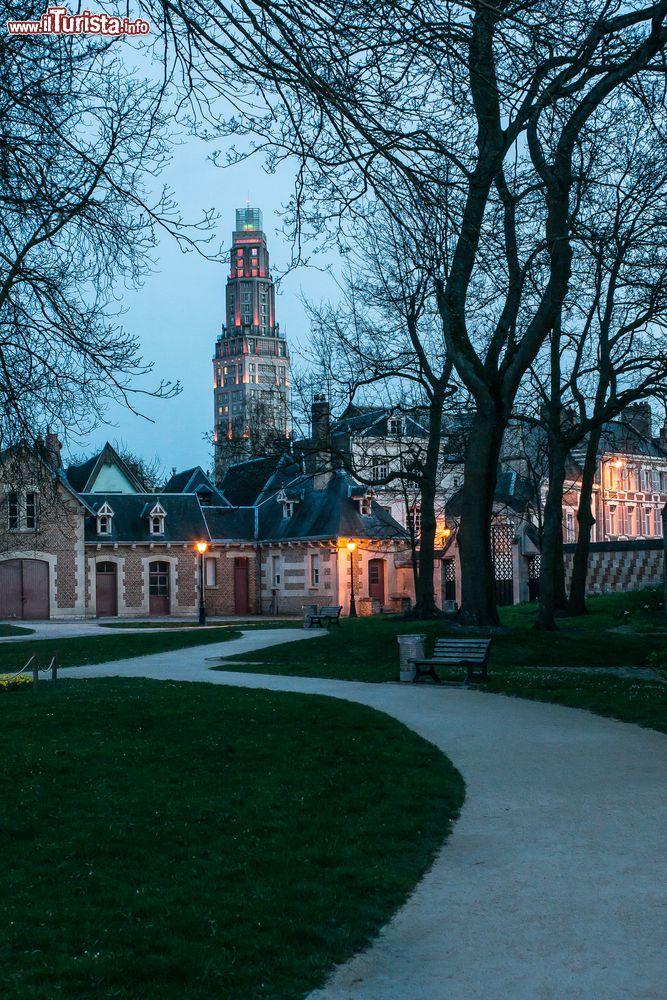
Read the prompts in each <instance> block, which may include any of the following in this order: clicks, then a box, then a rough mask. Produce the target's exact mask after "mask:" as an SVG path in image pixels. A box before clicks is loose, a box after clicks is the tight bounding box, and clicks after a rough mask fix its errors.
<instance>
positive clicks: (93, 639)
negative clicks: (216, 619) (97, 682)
mask: <svg viewBox="0 0 667 1000" xmlns="http://www.w3.org/2000/svg"><path fill="white" fill-rule="evenodd" d="M240 635H241V633H240V632H239V631H238V629H233V628H228V629H202V631H201V632H200V631H197V630H194V631H186V632H147V633H146V634H142V633H137V632H134V633H130V634H127V633H126V634H123V635H117V634H113V635H93V636H81V637H79V638H75V639H39V640H37V641H36V642H30V641H28V642H16V643H11V642H6V643H3V644H2V645H0V673H2V672H10V671H12V670H18V669H19V668H20V667H22V666H23V665H24V664H25V663H27V661H28V660H29V659H30V657H31V656H32V655H33V653H36V654H37V656H38V657H39V660H40V663H42V664H44V663H46V662H48V660H49V659H50V658H51V656H52V655H53V653H54V652H56V651H57V652H58V657H59V660H60V665H61V667H82V666H84V665H85V664H87V663H106V662H107V661H109V662H111V661H113V660H127V659H128V658H130V657H133V656H150V655H151V653H164V652H168V651H170V650H172V649H187V648H189V647H190V646H203V645H208V644H209V643H214V642H227V640H229V639H238V638H239V636H240Z"/></svg>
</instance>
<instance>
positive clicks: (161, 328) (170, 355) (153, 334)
mask: <svg viewBox="0 0 667 1000" xmlns="http://www.w3.org/2000/svg"><path fill="white" fill-rule="evenodd" d="M213 148H214V146H213V145H211V146H210V147H209V146H207V145H206V144H204V143H203V142H200V141H195V140H186V141H185V143H184V144H183V145H179V146H176V147H175V150H174V160H173V163H172V165H171V167H170V169H169V170H168V171H167V172H165V174H163V175H162V178H161V180H166V181H167V182H168V183H169V185H170V186H171V187H172V188H173V190H174V194H175V196H176V199H177V201H178V203H179V205H180V207H181V210H182V213H183V216H184V218H187V219H195V218H197V217H198V215H200V214H201V212H202V210H204V209H208V208H215V209H216V210H217V211H218V212H219V213H220V214H221V216H222V219H221V222H220V224H219V231H218V236H217V239H216V243H219V241H220V239H222V241H223V243H224V246H225V248H226V249H227V248H229V247H230V246H231V238H232V231H233V229H234V212H235V209H236V208H242V207H244V206H245V204H246V200H247V199H250V202H251V204H252V205H253V207H258V208H260V209H261V210H262V212H263V216H264V230H265V232H266V234H267V239H268V244H269V251H270V255H271V268H272V273H273V275H274V277H275V276H276V272H280V271H281V270H282V269H284V268H285V266H286V265H287V263H288V262H289V259H290V250H289V246H288V245H287V243H286V240H285V239H284V237H282V236H280V235H277V234H276V229H277V228H278V227H279V226H280V219H279V217H278V212H279V211H280V209H281V206H282V205H284V204H285V203H286V202H287V200H288V199H289V197H290V194H291V192H292V182H293V176H292V173H291V171H290V169H289V168H288V167H285V168H284V169H282V171H281V172H280V173H278V174H273V175H269V174H267V173H266V172H265V171H264V170H263V169H262V163H261V161H260V159H256V160H251V161H249V162H246V163H243V164H239V165H237V166H234V167H229V168H224V169H222V168H220V167H216V166H214V165H213V164H212V163H211V162H210V161H209V160H208V159H207V156H208V155H210V153H211V151H212V149H213ZM215 148H220V143H216V144H215ZM155 256H156V269H155V273H154V274H152V275H150V276H149V277H148V278H147V280H146V282H145V284H144V286H143V288H141V289H140V290H139V291H137V292H129V293H128V292H124V297H123V305H124V307H125V308H126V310H127V312H126V315H125V317H124V319H123V324H124V326H125V327H126V329H127V330H129V331H131V332H133V333H135V334H136V335H137V336H138V337H139V340H140V343H141V349H142V352H143V355H144V358H145V360H146V361H149V360H150V361H153V362H154V365H155V367H154V371H153V375H152V376H150V377H149V378H148V379H146V380H145V385H146V386H152V385H155V384H156V383H157V382H159V380H160V379H161V378H164V379H170V380H172V381H174V380H176V379H178V380H180V382H181V383H182V386H183V391H182V393H181V394H180V395H179V396H177V397H175V398H174V399H170V400H162V401H160V400H154V399H151V398H148V397H144V398H141V397H139V398H138V400H137V403H138V405H139V407H140V408H141V409H142V410H143V412H144V413H146V414H147V416H149V417H151V418H152V419H153V420H154V421H155V423H151V422H149V421H148V420H145V419H142V418H141V417H137V416H134V415H133V414H131V413H129V412H128V411H127V410H125V409H123V408H121V407H113V408H112V409H110V411H109V421H110V424H102V425H100V426H99V427H98V428H97V429H96V430H95V432H94V433H92V434H91V435H90V436H88V437H87V438H85V439H83V440H80V441H76V440H72V441H70V442H68V446H69V453H70V454H74V455H82V454H91V453H92V452H93V451H95V450H97V449H99V448H101V447H102V445H103V444H104V442H105V441H107V440H110V441H114V442H122V443H123V444H124V445H125V446H127V448H128V449H129V450H130V451H132V452H133V453H135V454H138V455H141V456H142V457H143V458H145V459H147V460H152V459H153V458H154V457H156V456H157V457H158V458H159V459H160V461H161V463H162V464H163V466H164V467H165V469H166V470H167V471H168V472H169V471H170V470H171V468H172V467H176V468H177V469H184V468H188V467H190V466H193V465H202V466H203V467H204V468H209V467H210V465H211V449H210V448H209V446H208V445H207V443H206V442H205V441H204V440H203V437H202V435H203V434H204V433H205V432H211V430H212V421H213V390H212V365H211V358H212V355H213V349H214V343H215V338H216V337H217V335H218V334H219V332H220V326H221V323H222V322H223V319H224V290H225V282H226V279H227V274H228V266H227V261H226V260H225V262H224V263H222V264H220V263H211V262H208V261H206V260H204V259H202V258H201V257H200V256H198V255H197V254H194V253H189V254H183V253H181V252H180V250H179V249H178V247H177V246H176V244H175V243H174V242H173V241H172V240H170V239H163V240H162V242H161V245H160V247H159V249H158V252H157V253H156V255H155ZM301 294H305V295H306V296H307V297H308V298H309V299H314V300H318V301H319V300H320V299H321V298H325V297H329V298H331V297H335V285H334V283H333V281H332V279H331V278H330V277H329V276H328V275H326V274H323V273H321V272H320V271H319V270H315V269H313V268H300V269H299V270H298V271H294V272H291V273H290V274H289V275H288V276H287V277H286V278H285V279H284V280H283V281H281V283H280V286H279V288H278V294H277V297H276V318H277V320H278V322H279V323H280V326H281V330H282V331H283V332H284V333H285V334H286V336H287V340H288V343H289V345H290V347H291V348H294V347H296V346H297V345H298V344H300V343H303V342H304V340H305V339H306V338H307V336H308V321H307V317H306V314H305V310H304V307H303V305H302V303H301V301H300V295H301Z"/></svg>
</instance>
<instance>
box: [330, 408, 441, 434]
mask: <svg viewBox="0 0 667 1000" xmlns="http://www.w3.org/2000/svg"><path fill="white" fill-rule="evenodd" d="M392 419H395V420H403V431H402V432H401V435H400V436H401V437H404V438H411V437H426V436H427V434H428V432H427V429H426V428H425V426H424V423H423V420H422V418H421V417H419V416H417V415H414V416H413V415H412V414H410V413H396V412H394V411H393V410H391V409H390V408H387V407H379V406H378V407H348V409H347V410H346V412H345V414H343V416H342V417H340V418H339V419H338V420H335V421H334V422H333V424H332V428H331V430H332V433H334V434H355V435H357V436H358V437H394V436H398V435H390V434H389V429H388V425H389V421H390V420H392Z"/></svg>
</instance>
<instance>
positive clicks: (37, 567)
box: [0, 559, 49, 620]
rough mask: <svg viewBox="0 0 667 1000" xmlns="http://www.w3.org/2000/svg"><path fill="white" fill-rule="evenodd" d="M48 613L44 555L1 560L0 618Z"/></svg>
mask: <svg viewBox="0 0 667 1000" xmlns="http://www.w3.org/2000/svg"><path fill="white" fill-rule="evenodd" d="M48 617H49V564H48V563H47V562H45V561H44V560H43V559H8V560H7V561H6V562H2V563H0V618H27V619H31V620H37V619H41V618H48Z"/></svg>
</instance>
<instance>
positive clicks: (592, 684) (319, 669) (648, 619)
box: [215, 590, 667, 732]
mask: <svg viewBox="0 0 667 1000" xmlns="http://www.w3.org/2000/svg"><path fill="white" fill-rule="evenodd" d="M661 599H662V595H661V593H659V592H658V591H655V590H649V591H638V592H634V593H628V594H613V595H608V596H605V597H599V598H593V599H591V601H590V613H589V614H588V615H586V616H585V617H583V618H562V619H561V620H560V630H559V631H558V632H553V633H552V632H547V633H545V632H538V631H536V630H535V629H534V628H533V622H534V618H535V607H534V606H531V605H519V606H515V607H510V608H502V609H501V619H502V621H503V624H504V625H505V626H506V631H503V632H497V633H494V634H493V639H494V642H493V648H492V652H491V661H490V673H491V676H492V680H491V683H490V684H489V686H488V690H490V691H495V692H499V693H505V694H514V695H520V696H521V697H525V698H534V699H537V700H540V701H553V702H558V703H559V704H563V705H571V706H572V707H578V708H587V709H590V710H592V711H596V712H599V713H600V714H602V715H611V716H615V717H616V718H619V719H623V720H625V721H628V722H637V723H639V724H641V725H649V726H652V727H653V728H655V729H660V730H661V731H663V732H667V687H665V686H663V685H658V684H653V683H650V682H647V681H634V680H632V681H626V680H620V679H618V680H617V679H616V678H611V677H608V676H602V675H600V676H598V677H596V676H595V675H590V674H586V673H573V674H564V673H560V672H555V671H554V672H550V671H543V670H539V671H537V670H534V669H533V670H531V667H533V668H534V667H550V666H568V667H600V668H603V667H613V666H619V667H623V666H646V665H647V657H649V656H650V655H651V654H652V653H654V652H658V651H661V650H664V649H666V648H667V617H666V616H665V613H664V611H663V610H661V608H660V606H659V605H660V602H661ZM412 632H418V633H425V634H426V635H427V644H426V650H427V654H428V653H429V652H430V649H431V647H432V643H433V640H434V638H435V636H436V635H439V636H441V635H452V636H453V637H457V636H458V637H460V636H464V635H467V634H475V635H477V636H479V635H484V634H485V633H484V631H483V630H478V631H475V632H474V633H472V632H471V633H468V632H466V631H464V630H462V629H459V628H454V627H452V625H451V623H449V622H443V621H440V622H410V621H407V622H406V621H403V620H400V619H399V618H394V617H387V618H381V617H374V618H358V619H356V620H354V621H350V620H349V619H347V620H344V621H343V626H342V628H341V629H337V628H332V629H331V630H330V634H329V636H328V637H325V638H322V639H318V641H317V642H313V643H308V644H306V646H305V648H300V649H299V654H298V656H295V654H294V648H293V647H292V646H289V645H280V646H273V647H271V648H269V649H266V650H261V651H258V652H256V653H252V654H247V653H246V654H244V655H242V656H239V657H236V658H234V657H231V658H230V659H229V660H228V661H226V663H223V664H221V665H220V666H219V667H216V668H215V669H221V670H225V669H227V670H234V669H238V668H237V667H236V664H235V662H234V661H235V659H243V660H245V661H247V660H249V659H252V661H253V664H252V665H251V664H249V665H247V666H244V667H243V670H247V671H253V670H254V671H256V672H260V673H269V674H274V673H275V674H299V675H305V676H313V677H334V678H339V679H342V680H362V681H396V680H397V679H398V644H397V641H396V638H397V636H399V635H405V634H409V633H412ZM443 676H444V675H443ZM451 676H452V677H453V678H454V677H455V678H457V679H458V678H460V676H461V671H455V672H454V673H453V674H452V675H451Z"/></svg>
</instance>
